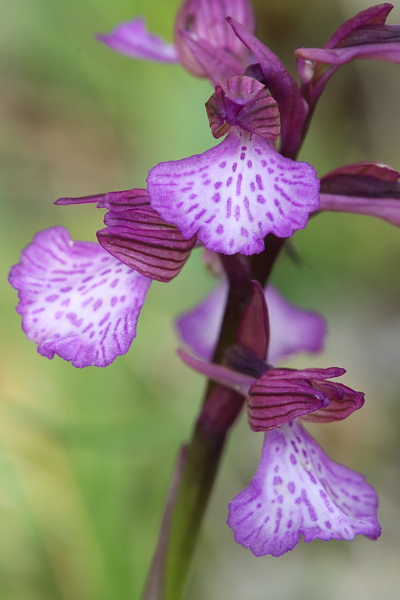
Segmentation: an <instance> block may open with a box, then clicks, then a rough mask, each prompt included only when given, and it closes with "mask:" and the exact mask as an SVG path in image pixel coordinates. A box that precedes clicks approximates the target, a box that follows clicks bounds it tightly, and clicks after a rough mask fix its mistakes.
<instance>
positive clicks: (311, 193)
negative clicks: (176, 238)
mask: <svg viewBox="0 0 400 600" xmlns="http://www.w3.org/2000/svg"><path fill="white" fill-rule="evenodd" d="M147 182H148V194H149V197H150V202H151V205H152V206H153V208H154V209H155V210H156V211H157V212H159V213H160V214H161V216H162V217H163V218H164V219H165V221H167V222H169V223H173V224H174V225H176V226H177V227H178V228H179V229H180V230H181V232H182V234H183V235H184V237H185V238H187V239H188V238H190V237H192V236H193V235H194V234H195V233H197V236H198V239H199V240H200V241H201V242H203V244H204V245H205V247H206V248H208V249H210V250H213V251H215V252H222V253H223V254H235V253H237V252H240V253H242V254H256V253H259V252H262V251H263V249H264V241H263V238H264V237H265V236H266V235H267V234H268V233H273V234H275V235H276V236H277V237H290V236H291V235H293V233H294V231H296V230H297V229H303V228H304V227H305V226H306V225H307V222H308V216H309V213H310V212H311V211H313V210H317V209H318V208H319V194H318V190H319V181H318V179H317V176H316V173H315V171H314V169H313V168H312V167H311V166H310V165H308V164H307V163H301V162H295V161H292V160H290V159H288V158H284V157H283V156H281V155H280V154H278V153H277V152H276V151H275V150H274V149H273V148H272V147H271V146H270V144H269V142H268V141H267V140H266V139H265V138H262V137H260V136H258V135H254V134H249V133H247V132H246V131H244V130H243V129H240V128H239V127H232V129H231V130H230V131H229V133H228V135H227V137H226V138H225V139H224V141H223V142H221V143H220V144H219V145H218V146H216V147H214V148H211V149H210V150H207V151H206V152H204V153H203V154H197V155H195V156H192V157H190V158H186V159H182V160H178V161H171V162H166V163H160V164H159V165H157V166H156V167H154V168H153V169H152V170H151V171H150V173H149V176H148V179H147Z"/></svg>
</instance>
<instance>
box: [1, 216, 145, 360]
mask: <svg viewBox="0 0 400 600" xmlns="http://www.w3.org/2000/svg"><path fill="white" fill-rule="evenodd" d="M9 281H10V283H11V285H12V286H13V287H14V288H15V289H16V290H18V291H19V297H20V303H19V305H18V308H17V310H18V312H19V313H20V314H21V316H22V327H23V330H24V332H25V333H26V335H27V337H28V338H29V339H30V340H32V341H33V342H35V343H36V344H37V345H38V352H39V354H42V355H43V356H46V357H47V358H53V357H54V355H55V354H58V355H59V356H60V357H61V358H63V359H64V360H68V361H71V362H72V364H73V365H74V366H75V367H87V366H91V365H94V366H97V367H105V366H107V365H109V364H110V363H111V362H112V361H113V360H114V359H115V358H116V357H117V356H118V355H120V354H125V352H127V351H128V349H129V347H130V345H131V343H132V340H133V338H134V337H135V336H136V324H137V320H138V317H139V313H140V310H141V308H142V306H143V303H144V301H145V298H146V294H147V291H148V289H149V287H150V284H151V281H152V280H151V279H149V278H148V277H144V276H143V275H141V274H140V273H138V272H136V271H134V270H132V269H130V268H128V267H126V266H125V265H123V264H122V263H121V262H120V261H119V260H117V259H115V258H113V257H112V256H111V255H110V254H109V253H108V252H106V251H105V250H103V249H102V248H101V247H100V246H99V245H97V244H94V243H92V242H72V241H71V239H70V236H69V234H68V232H67V231H66V230H65V229H64V228H63V227H53V228H51V229H48V230H46V231H42V232H40V233H38V234H37V235H36V236H35V238H34V240H33V241H32V243H31V244H30V245H29V246H27V248H25V250H23V252H22V258H21V262H20V263H19V264H18V265H15V266H14V267H13V268H12V269H11V272H10V277H9Z"/></svg>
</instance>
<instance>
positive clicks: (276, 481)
mask: <svg viewBox="0 0 400 600" xmlns="http://www.w3.org/2000/svg"><path fill="white" fill-rule="evenodd" d="M272 483H273V485H280V484H281V483H282V477H274V479H273V481H272Z"/></svg>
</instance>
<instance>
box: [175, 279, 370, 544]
mask: <svg viewBox="0 0 400 600" xmlns="http://www.w3.org/2000/svg"><path fill="white" fill-rule="evenodd" d="M255 335H257V336H258V338H259V339H258V344H257V345H258V347H259V348H260V351H259V353H258V355H257V354H255V353H254V352H253V351H251V350H250V349H249V347H247V345H246V341H247V340H251V339H252V338H253V337H254V336H255ZM268 337H269V324H268V313H267V308H266V304H265V293H264V292H263V290H262V289H261V287H260V286H259V285H258V284H254V286H253V295H252V299H251V301H250V303H249V305H248V308H247V309H246V310H245V311H244V313H243V318H242V321H241V324H240V328H239V341H240V343H241V345H239V346H236V347H233V348H230V349H228V351H227V352H226V355H225V363H226V365H227V366H221V365H218V364H213V363H207V362H203V361H200V360H198V359H196V358H193V357H192V356H189V355H188V354H186V353H185V352H184V351H182V350H181V351H179V354H180V356H181V358H182V359H183V361H184V362H185V363H186V364H187V365H188V366H189V367H191V368H192V369H194V370H195V371H197V372H198V373H201V374H203V375H206V376H207V377H208V378H210V379H212V380H214V381H216V382H217V383H219V384H222V385H224V386H226V387H228V388H231V389H233V390H235V391H236V392H239V393H240V394H242V395H243V396H245V397H246V405H247V415H248V421H249V425H250V428H251V429H252V430H253V431H256V432H260V431H262V432H265V438H264V445H263V450H262V455H261V461H260V464H259V467H258V469H257V471H256V474H255V475H254V477H253V479H252V481H251V483H250V485H249V486H248V487H247V488H245V490H243V491H242V492H241V493H240V494H239V495H238V496H236V497H235V498H234V499H233V500H232V502H231V503H230V505H229V517H228V525H229V526H230V527H231V529H232V530H233V532H234V536H235V540H236V541H237V542H238V543H240V544H241V545H243V546H244V547H245V548H250V550H251V551H252V552H253V554H255V555H256V556H263V555H265V554H271V555H272V556H280V555H282V554H284V553H285V552H288V551H289V550H292V549H293V548H294V546H295V545H296V544H297V543H298V541H299V540H300V536H301V535H303V536H304V540H305V541H306V542H309V541H312V540H314V539H316V538H319V539H323V540H328V539H338V540H351V539H353V538H354V536H355V535H359V534H361V535H364V536H366V537H369V538H371V539H376V538H377V537H378V536H379V535H380V526H379V523H378V521H377V516H376V511H377V505H378V501H377V497H376V494H375V491H374V490H373V488H371V486H370V485H369V484H368V483H366V482H365V479H364V477H363V476H362V475H360V474H358V473H356V472H354V471H351V470H350V469H348V468H347V467H344V466H342V465H339V464H337V463H335V462H333V461H332V460H331V459H330V458H329V457H328V456H327V455H326V454H325V453H324V452H323V450H322V449H321V448H320V447H319V446H318V444H317V443H316V442H315V441H314V440H313V439H312V437H311V436H310V435H309V434H308V433H307V432H306V431H305V430H304V429H303V427H302V425H301V424H300V421H299V418H302V419H303V420H308V421H313V422H320V423H328V422H331V421H338V420H341V419H345V418H347V417H348V416H350V415H351V413H352V412H354V411H355V410H358V409H359V408H361V407H362V406H363V404H364V394H362V393H360V392H356V391H354V390H353V389H351V388H349V387H347V386H345V385H343V384H341V383H338V382H336V381H330V380H331V379H332V378H336V377H340V376H341V375H343V374H344V373H345V370H344V369H340V368H337V367H331V368H328V369H315V368H312V369H306V370H296V369H276V368H273V367H271V365H269V364H267V363H265V362H264V361H263V360H262V359H261V358H260V356H261V355H264V352H265V347H266V346H268ZM261 348H263V350H262V351H261Z"/></svg>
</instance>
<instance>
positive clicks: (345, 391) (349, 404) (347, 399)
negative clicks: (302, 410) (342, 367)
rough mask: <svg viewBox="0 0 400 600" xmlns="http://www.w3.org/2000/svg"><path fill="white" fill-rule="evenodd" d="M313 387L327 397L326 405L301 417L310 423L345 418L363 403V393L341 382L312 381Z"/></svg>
mask: <svg viewBox="0 0 400 600" xmlns="http://www.w3.org/2000/svg"><path fill="white" fill-rule="evenodd" d="M313 387H314V388H315V389H319V390H322V391H323V392H324V393H325V394H326V395H327V396H328V398H329V404H328V406H325V407H322V408H320V409H319V410H316V411H315V412H312V413H311V412H310V414H307V415H304V416H303V419H304V420H305V421H309V422H312V423H331V422H332V421H341V420H342V419H347V417H349V416H350V415H351V414H352V413H353V412H354V411H355V410H359V409H360V408H361V407H362V406H363V405H364V394H363V393H362V392H356V391H354V390H352V389H351V388H349V387H347V386H345V385H343V384H342V383H332V382H327V381H324V382H322V383H320V384H316V383H314V382H313Z"/></svg>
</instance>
